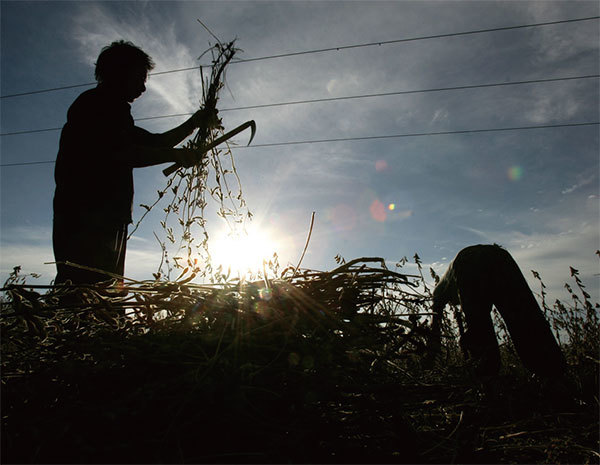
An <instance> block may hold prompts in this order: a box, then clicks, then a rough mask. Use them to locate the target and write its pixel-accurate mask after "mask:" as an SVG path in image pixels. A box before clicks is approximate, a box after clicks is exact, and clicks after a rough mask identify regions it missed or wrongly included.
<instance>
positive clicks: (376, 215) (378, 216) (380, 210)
mask: <svg viewBox="0 0 600 465" xmlns="http://www.w3.org/2000/svg"><path fill="white" fill-rule="evenodd" d="M369 211H370V212H371V216H372V217H373V219H374V220H375V221H379V222H380V223H383V222H384V221H385V219H386V218H387V212H386V211H385V205H384V204H383V203H381V201H380V200H379V199H375V200H374V201H373V203H372V204H371V206H370V207H369Z"/></svg>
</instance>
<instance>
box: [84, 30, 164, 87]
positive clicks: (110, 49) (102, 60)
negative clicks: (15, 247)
mask: <svg viewBox="0 0 600 465" xmlns="http://www.w3.org/2000/svg"><path fill="white" fill-rule="evenodd" d="M138 69H139V70H142V69H143V70H146V72H149V71H151V70H153V69H154V61H152V58H150V56H149V55H148V54H147V53H145V52H144V51H143V50H142V49H140V48H139V47H136V46H135V45H133V44H132V43H131V42H128V41H125V40H118V41H115V42H113V43H112V44H110V45H108V46H106V47H104V48H103V49H102V51H101V52H100V55H99V56H98V61H97V62H96V70H95V72H94V75H95V76H96V81H98V82H107V81H113V80H115V79H116V80H119V79H121V78H122V77H123V76H124V75H125V74H126V73H127V72H128V71H131V70H138Z"/></svg>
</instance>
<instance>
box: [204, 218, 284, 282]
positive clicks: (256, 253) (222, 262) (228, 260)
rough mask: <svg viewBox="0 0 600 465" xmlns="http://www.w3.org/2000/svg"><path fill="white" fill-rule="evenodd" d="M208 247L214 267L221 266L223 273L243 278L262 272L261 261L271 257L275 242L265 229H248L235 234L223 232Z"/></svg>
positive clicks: (275, 247) (275, 245) (274, 250)
mask: <svg viewBox="0 0 600 465" xmlns="http://www.w3.org/2000/svg"><path fill="white" fill-rule="evenodd" d="M209 248H210V254H211V257H212V262H213V267H214V268H216V267H218V266H221V267H222V272H223V273H224V274H227V272H228V271H229V273H230V276H231V277H232V278H237V277H242V278H244V277H248V276H250V275H257V274H258V273H262V272H263V262H264V261H266V262H267V263H268V262H269V260H271V259H272V258H273V254H274V253H276V252H277V242H276V241H275V240H274V239H273V237H272V236H271V235H270V234H269V233H268V232H266V231H258V230H250V231H248V232H247V233H240V234H237V235H235V236H233V235H231V234H225V233H223V234H221V235H219V236H218V237H215V239H214V241H211V244H210V246H209ZM265 267H266V269H267V272H268V266H265Z"/></svg>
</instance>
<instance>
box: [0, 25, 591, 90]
mask: <svg viewBox="0 0 600 465" xmlns="http://www.w3.org/2000/svg"><path fill="white" fill-rule="evenodd" d="M599 18H600V16H589V17H585V18H573V19H563V20H558V21H546V22H542V23H531V24H520V25H517V26H504V27H495V28H489V29H475V30H471V31H461V32H450V33H445V34H433V35H427V36H417V37H408V38H404V39H394V40H385V41H380V42H367V43H362V44H353V45H341V46H338V47H329V48H321V49H314V50H304V51H300V52H290V53H281V54H277V55H268V56H264V57H257V58H246V59H240V60H236V61H232V62H231V64H236V63H237V64H239V63H250V62H254V61H263V60H271V59H275V58H284V57H294V56H300V55H308V54H313V53H325V52H338V51H340V50H349V49H355V48H362V47H373V46H381V45H390V44H399V43H405V42H415V41H419V40H429V39H442V38H448V37H459V36H466V35H472V34H483V33H489V32H499V31H510V30H515V29H524V28H530V27H541V26H551V25H556V24H566V23H574V22H581V21H591V20H596V19H599ZM210 66H212V65H207V66H206V67H210ZM196 69H198V66H193V67H188V68H180V69H172V70H166V71H159V72H155V73H150V76H158V75H161V74H170V73H179V72H183V71H191V70H196ZM95 84H96V83H95V82H92V83H85V84H73V85H69V86H62V87H53V88H50V89H41V90H33V91H29V92H20V93H15V94H8V95H2V96H0V99H3V98H11V97H21V96H25V95H33V94H41V93H45V92H54V91H58V90H65V89H72V88H76V87H86V86H92V85H95Z"/></svg>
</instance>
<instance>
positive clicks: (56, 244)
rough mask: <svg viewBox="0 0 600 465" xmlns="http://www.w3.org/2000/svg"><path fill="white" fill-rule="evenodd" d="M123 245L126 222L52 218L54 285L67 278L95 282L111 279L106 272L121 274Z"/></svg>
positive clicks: (80, 281)
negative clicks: (77, 220) (83, 222)
mask: <svg viewBox="0 0 600 465" xmlns="http://www.w3.org/2000/svg"><path fill="white" fill-rule="evenodd" d="M126 244H127V225H126V224H101V225H97V224H93V225H92V224H81V223H75V222H72V221H68V220H62V219H59V218H55V219H54V222H53V231H52V245H53V248H54V258H55V260H56V262H57V264H56V269H57V275H56V279H55V284H64V283H65V282H66V281H71V282H72V283H73V284H95V283H98V282H102V281H107V280H110V279H114V278H113V277H111V276H110V275H108V274H107V273H111V274H116V275H119V276H123V274H124V271H125V249H126ZM66 262H69V264H67V263H66ZM72 264H73V265H80V266H84V267H87V268H93V269H94V270H89V269H84V268H80V267H77V266H73V265H72Z"/></svg>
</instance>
